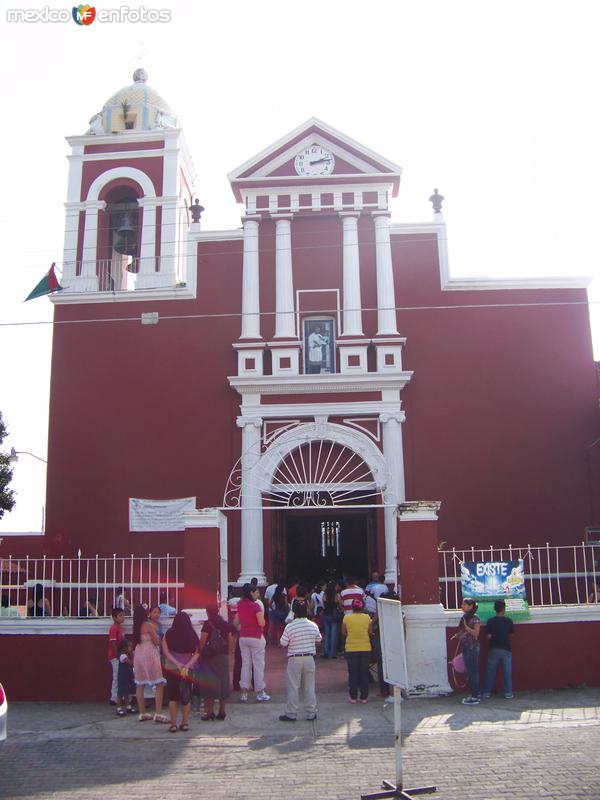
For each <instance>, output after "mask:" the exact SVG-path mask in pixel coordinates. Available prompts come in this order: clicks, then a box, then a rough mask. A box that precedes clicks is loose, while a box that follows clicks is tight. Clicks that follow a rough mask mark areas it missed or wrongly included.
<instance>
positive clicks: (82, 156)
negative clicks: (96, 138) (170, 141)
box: [67, 148, 165, 161]
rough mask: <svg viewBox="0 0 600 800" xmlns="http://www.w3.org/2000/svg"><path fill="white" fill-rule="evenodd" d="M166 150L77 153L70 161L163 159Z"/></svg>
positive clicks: (68, 158) (71, 156)
mask: <svg viewBox="0 0 600 800" xmlns="http://www.w3.org/2000/svg"><path fill="white" fill-rule="evenodd" d="M164 154H165V150H162V149H159V148H157V149H156V150H111V151H109V152H108V153H75V154H74V155H70V156H67V160H68V161H124V160H127V161H132V160H135V159H136V158H162V157H163V156H164Z"/></svg>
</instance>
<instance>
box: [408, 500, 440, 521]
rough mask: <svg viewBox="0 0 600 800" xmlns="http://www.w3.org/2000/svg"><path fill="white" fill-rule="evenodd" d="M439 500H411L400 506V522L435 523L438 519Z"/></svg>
mask: <svg viewBox="0 0 600 800" xmlns="http://www.w3.org/2000/svg"><path fill="white" fill-rule="evenodd" d="M440 506H441V502H440V501H439V500H412V501H411V500H409V501H406V502H403V503H401V504H400V505H399V506H398V517H399V519H400V522H434V521H435V520H437V518H438V511H439V510H440Z"/></svg>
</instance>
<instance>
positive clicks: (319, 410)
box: [242, 400, 400, 419]
mask: <svg viewBox="0 0 600 800" xmlns="http://www.w3.org/2000/svg"><path fill="white" fill-rule="evenodd" d="M242 410H243V412H244V415H246V414H248V415H250V416H252V415H257V416H261V417H262V418H263V419H280V418H282V417H285V418H287V417H294V418H296V417H297V418H299V419H305V418H314V417H318V416H327V417H345V416H351V417H357V416H359V417H360V416H369V417H372V416H373V415H377V414H380V413H382V414H383V413H385V414H398V413H400V403H399V402H397V401H396V402H395V401H391V400H367V401H364V402H353V403H343V402H342V403H310V402H309V403H268V404H266V405H261V404H260V403H254V402H249V403H244V404H243V405H242Z"/></svg>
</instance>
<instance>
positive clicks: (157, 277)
mask: <svg viewBox="0 0 600 800" xmlns="http://www.w3.org/2000/svg"><path fill="white" fill-rule="evenodd" d="M177 204H178V198H177V197H163V198H162V204H161V208H162V213H161V222H160V261H159V270H158V272H155V273H154V286H155V287H158V286H172V287H175V283H176V277H175V274H176V272H175V267H176V263H177V257H178V253H179V242H178V241H177V240H178V236H179V225H178V221H179V218H178V214H177Z"/></svg>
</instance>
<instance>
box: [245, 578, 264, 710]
mask: <svg viewBox="0 0 600 800" xmlns="http://www.w3.org/2000/svg"><path fill="white" fill-rule="evenodd" d="M259 594H260V592H259V590H258V587H252V586H251V585H250V584H249V583H246V584H244V587H243V588H242V597H241V599H240V602H239V603H238V605H237V627H238V629H239V632H240V638H239V643H240V651H241V653H242V675H241V678H240V688H241V690H242V693H241V694H240V702H241V703H247V702H248V691H249V689H250V684H251V682H252V673H253V672H254V689H255V691H256V692H257V694H256V700H257V702H259V703H263V702H265V701H266V700H270V699H271V698H270V697H269V695H268V694H267V693H266V692H265V645H266V642H265V637H264V636H263V630H264V627H265V614H264V611H263V610H262V608H261V607H260V606H259V604H258V603H257V602H256V601H257V599H258V597H259Z"/></svg>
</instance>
